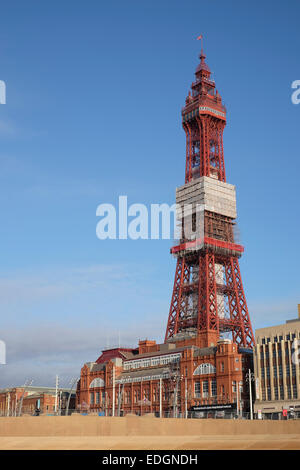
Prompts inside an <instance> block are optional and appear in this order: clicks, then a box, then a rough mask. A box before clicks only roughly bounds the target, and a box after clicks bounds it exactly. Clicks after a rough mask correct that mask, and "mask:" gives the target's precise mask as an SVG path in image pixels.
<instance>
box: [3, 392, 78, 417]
mask: <svg viewBox="0 0 300 470" xmlns="http://www.w3.org/2000/svg"><path fill="white" fill-rule="evenodd" d="M68 397H69V391H68V390H65V389H62V390H59V394H58V401H57V408H58V409H59V408H60V409H61V412H62V414H64V411H65V409H66V404H67V400H68ZM74 408H75V394H74V393H73V394H71V397H70V405H69V409H70V410H74ZM36 409H39V410H40V413H45V414H53V413H54V412H55V388H47V387H32V386H28V387H26V388H24V387H13V388H5V389H0V416H18V415H19V413H20V410H21V414H34V413H35V410H36Z"/></svg>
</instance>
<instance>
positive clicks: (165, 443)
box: [0, 415, 300, 450]
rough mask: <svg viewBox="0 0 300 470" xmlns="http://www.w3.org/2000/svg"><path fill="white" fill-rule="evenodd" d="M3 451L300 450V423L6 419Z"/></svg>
mask: <svg viewBox="0 0 300 470" xmlns="http://www.w3.org/2000/svg"><path fill="white" fill-rule="evenodd" d="M0 449H1V450H49V449H51V450H76V449H78V450H127V449H128V450H132V449H137V450H138V449H140V450H204V449H205V450H215V449H219V450H223V449H247V450H250V449H265V450H271V449H278V450H279V449H288V450H300V420H297V421H293V422H289V421H285V422H278V421H277V422H276V421H274V422H272V421H268V422H267V421H264V422H258V421H255V422H254V421H252V422H250V421H239V420H235V421H230V420H196V419H193V420H182V419H177V420H176V419H158V418H151V417H148V418H147V417H125V418H103V417H97V416H86V417H84V416H78V415H77V416H70V417H58V416H55V417H50V416H45V417H38V418H37V417H22V418H0Z"/></svg>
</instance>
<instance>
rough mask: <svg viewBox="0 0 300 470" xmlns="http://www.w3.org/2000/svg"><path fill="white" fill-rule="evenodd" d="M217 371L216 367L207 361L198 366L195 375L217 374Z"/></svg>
mask: <svg viewBox="0 0 300 470" xmlns="http://www.w3.org/2000/svg"><path fill="white" fill-rule="evenodd" d="M215 373H216V368H215V367H214V366H213V365H212V364H210V363H209V362H206V363H205V364H200V366H198V367H197V368H196V369H195V371H194V375H205V374H215Z"/></svg>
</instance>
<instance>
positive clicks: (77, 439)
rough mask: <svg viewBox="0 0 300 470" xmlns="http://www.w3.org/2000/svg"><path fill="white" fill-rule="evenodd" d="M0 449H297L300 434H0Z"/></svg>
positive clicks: (299, 442) (299, 443) (298, 448)
mask: <svg viewBox="0 0 300 470" xmlns="http://www.w3.org/2000/svg"><path fill="white" fill-rule="evenodd" d="M0 449H1V450H23V449H25V450H29V449H34V450H54V449H57V450H62V449H63V450H69V449H70V450H75V449H78V450H84V449H89V450H106V449H109V450H118V449H119V450H124V449H128V450H131V449H141V450H160V449H162V450H176V449H177V450H198V449H199V450H203V449H206V450H215V449H219V450H223V449H226V450H228V449H235V450H238V449H243V450H245V449H248V450H251V449H265V450H271V449H272V450H275V449H278V450H280V449H282V450H284V449H285V450H300V436H299V435H289V436H286V435H276V436H268V435H266V436H265V435H256V436H253V435H249V436H247V435H243V436H226V437H225V436H214V437H212V436H193V437H192V436H172V437H167V436H159V437H155V436H142V437H139V436H126V437H123V436H59V437H53V436H50V437H35V436H32V437H31V436H29V437H28V436H27V437H18V436H16V437H0Z"/></svg>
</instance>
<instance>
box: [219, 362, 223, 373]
mask: <svg viewBox="0 0 300 470" xmlns="http://www.w3.org/2000/svg"><path fill="white" fill-rule="evenodd" d="M220 371H221V372H224V362H221V364H220Z"/></svg>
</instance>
